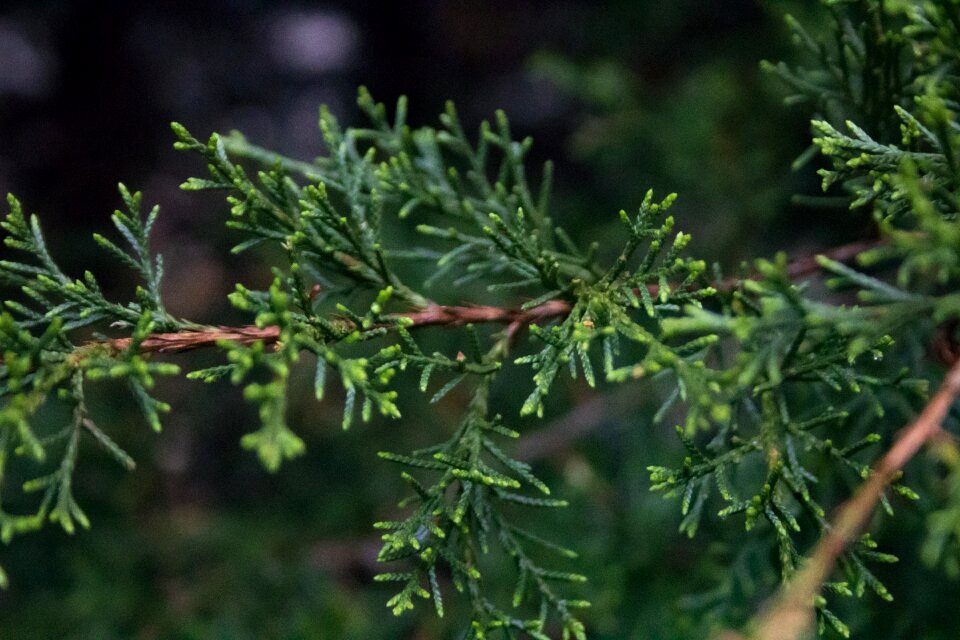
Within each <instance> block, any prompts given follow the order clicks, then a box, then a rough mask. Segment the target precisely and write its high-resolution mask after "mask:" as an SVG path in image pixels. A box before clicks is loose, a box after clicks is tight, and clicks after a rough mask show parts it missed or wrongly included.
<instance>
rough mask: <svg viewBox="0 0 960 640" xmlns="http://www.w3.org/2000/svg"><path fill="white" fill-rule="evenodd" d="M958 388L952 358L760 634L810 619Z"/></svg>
mask: <svg viewBox="0 0 960 640" xmlns="http://www.w3.org/2000/svg"><path fill="white" fill-rule="evenodd" d="M958 394H960V360H958V361H957V362H955V363H954V364H953V366H952V367H951V368H950V370H949V372H948V373H947V376H946V378H944V381H943V384H941V386H940V389H939V390H938V391H937V393H936V394H935V395H934V396H933V398H931V399H930V402H929V403H928V404H927V406H926V407H924V409H923V412H921V414H920V415H919V416H918V417H917V419H916V420H914V422H913V423H912V424H910V426H908V427H907V428H906V429H904V430H903V431H901V433H900V435H899V437H898V438H897V439H896V441H895V442H894V444H893V446H892V447H891V448H890V450H889V451H887V453H886V454H885V455H884V456H883V458H881V459H880V461H879V462H877V464H876V465H874V467H873V470H872V472H871V473H870V478H869V479H868V480H867V481H866V482H865V483H863V484H862V485H861V486H860V488H859V489H858V490H857V492H856V493H855V494H854V496H853V497H852V498H850V499H849V500H848V501H847V502H845V503H843V504H842V505H840V507H839V509H838V510H837V513H836V516H835V517H834V519H833V523H832V525H831V526H830V527H829V528H828V529H827V532H826V534H825V535H824V536H823V538H822V539H821V540H820V542H819V544H817V546H816V548H815V549H814V551H813V553H812V554H811V556H810V558H809V560H807V562H806V563H805V564H804V567H803V569H801V570H800V571H799V572H798V573H797V575H796V576H795V577H794V578H793V579H792V580H791V581H790V582H789V583H788V584H787V586H786V587H785V588H784V590H783V591H782V592H781V595H780V596H779V598H777V599H776V600H775V601H774V603H773V605H772V606H771V608H770V609H769V610H768V611H766V612H765V613H764V614H762V615H761V616H760V618H759V620H758V625H757V631H756V637H757V638H759V639H760V640H796V639H799V638H802V637H805V636H804V635H803V634H804V633H806V631H807V630H808V629H809V628H810V626H811V625H812V624H813V601H814V598H815V597H816V595H817V594H818V593H819V591H820V588H821V586H822V585H823V583H824V582H825V581H826V580H827V578H828V577H829V575H830V572H831V571H833V567H834V565H835V564H836V562H837V560H838V559H839V557H840V555H841V554H842V553H843V552H844V550H845V549H846V548H847V547H848V546H849V545H850V544H852V543H853V542H855V541H856V539H857V536H859V535H860V533H861V532H862V531H863V529H864V527H865V526H866V524H867V521H868V520H869V519H870V516H871V515H872V514H873V512H874V510H875V509H876V506H877V503H878V502H879V501H880V497H881V496H882V495H883V491H884V489H885V488H886V487H887V485H888V484H889V483H890V482H891V481H893V480H894V479H896V477H897V475H898V474H899V473H900V470H901V469H902V468H903V466H904V465H905V464H906V463H907V462H908V461H909V460H910V459H911V458H912V457H913V456H914V455H916V453H917V451H919V450H920V447H922V446H923V444H924V443H926V442H928V441H930V440H931V439H932V438H933V437H934V436H936V435H938V434H939V433H941V430H940V429H941V424H942V423H943V419H944V418H945V417H946V415H947V412H948V411H949V410H950V407H951V406H952V405H953V402H954V401H955V400H956V398H957V395H958Z"/></svg>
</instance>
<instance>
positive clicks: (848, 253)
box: [91, 241, 880, 353]
mask: <svg viewBox="0 0 960 640" xmlns="http://www.w3.org/2000/svg"><path fill="white" fill-rule="evenodd" d="M879 244H880V242H879V241H866V242H854V243H851V244H846V245H842V246H839V247H835V248H833V249H830V250H828V251H824V252H822V253H821V254H817V255H824V256H827V257H828V258H830V259H832V260H836V261H838V262H850V261H852V260H853V259H854V258H855V257H856V256H857V255H859V254H860V253H862V252H863V251H866V250H868V249H872V248H874V247H876V246H878V245H879ZM819 270H820V266H819V264H818V263H817V261H816V257H815V256H814V255H809V256H802V257H800V258H796V259H794V260H792V261H791V262H790V263H789V264H788V265H787V274H788V275H789V277H790V278H791V279H792V280H799V279H801V278H805V277H807V276H810V275H813V274H814V273H816V272H818V271H819ZM742 282H743V278H726V279H724V280H723V281H722V282H720V283H719V285H718V288H719V289H720V290H723V291H730V290H732V289H735V288H736V287H738V286H740V285H741V284H742ZM648 288H649V290H650V295H651V296H653V297H656V295H657V293H658V291H659V287H658V286H657V285H656V284H651V285H649V287H648ZM570 308H571V305H570V303H569V302H568V301H566V300H550V301H548V302H545V303H544V304H542V305H540V306H537V307H534V308H532V309H518V308H513V307H494V306H483V305H478V306H456V305H439V304H429V305H427V306H426V307H423V308H420V309H416V310H413V311H410V312H407V313H400V314H394V315H392V316H390V317H391V318H392V319H400V318H406V319H407V321H408V322H409V323H410V324H409V325H408V326H409V327H411V328H416V327H459V326H464V325H467V324H489V323H493V324H503V325H506V326H507V331H508V332H509V334H510V335H513V334H514V333H516V332H517V331H518V330H519V329H520V328H522V327H525V326H529V325H531V324H543V323H546V322H549V321H551V320H555V319H558V318H564V317H566V316H567V314H569V313H570ZM279 337H280V329H279V327H275V326H268V327H256V326H253V325H248V326H242V327H222V326H221V327H214V326H211V327H208V328H206V329H202V330H195V331H179V332H176V333H154V334H151V335H150V336H149V337H148V338H147V339H146V340H144V341H143V342H142V343H141V344H140V352H141V353H154V352H158V353H179V352H181V351H190V350H192V349H199V348H203V347H211V346H214V345H216V344H217V343H218V342H220V341H223V340H226V341H229V342H236V343H238V344H245V345H248V344H252V343H254V342H258V341H259V342H264V343H266V344H272V343H274V342H276V341H277V340H278V339H279ZM91 344H94V343H91ZM99 344H104V345H105V346H108V347H109V348H111V349H114V350H116V351H124V350H126V349H128V348H129V347H130V338H114V339H111V340H106V341H101V342H99Z"/></svg>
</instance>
